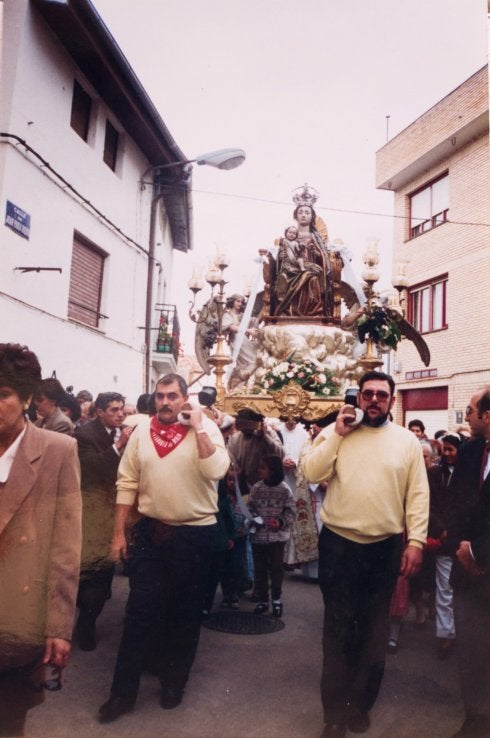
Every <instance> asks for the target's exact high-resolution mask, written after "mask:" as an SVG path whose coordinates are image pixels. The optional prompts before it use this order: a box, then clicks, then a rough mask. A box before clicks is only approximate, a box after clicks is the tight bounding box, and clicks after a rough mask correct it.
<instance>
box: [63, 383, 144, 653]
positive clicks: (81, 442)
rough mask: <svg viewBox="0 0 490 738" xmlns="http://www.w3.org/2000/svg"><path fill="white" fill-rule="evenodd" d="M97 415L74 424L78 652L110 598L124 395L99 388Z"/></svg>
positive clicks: (87, 646) (91, 642)
mask: <svg viewBox="0 0 490 738" xmlns="http://www.w3.org/2000/svg"><path fill="white" fill-rule="evenodd" d="M95 408H96V413H97V417H96V418H95V420H91V421H89V422H88V423H85V424H84V425H82V426H80V427H79V428H77V430H76V432H75V438H76V439H77V443H78V454H79V457H80V466H81V469H82V501H83V516H82V523H83V526H82V529H83V545H82V565H81V572H80V586H79V590H78V599H77V604H78V607H79V616H78V621H77V627H76V635H77V639H78V645H79V646H80V648H81V649H82V650H84V651H92V650H93V649H94V648H95V647H96V641H95V622H96V619H97V617H98V616H99V615H100V613H101V612H102V608H103V607H104V603H105V601H106V599H108V598H109V597H110V593H111V584H112V577H113V574H114V563H113V560H112V558H111V556H110V549H111V541H112V534H113V529H114V510H115V505H116V477H117V468H118V466H119V461H120V458H121V454H122V453H123V450H124V447H125V446H126V443H127V441H128V438H129V436H130V434H131V430H132V429H131V428H125V429H123V430H121V425H122V422H123V420H124V397H123V396H122V395H120V394H119V393H118V392H102V393H100V394H99V395H98V396H97V398H96V400H95Z"/></svg>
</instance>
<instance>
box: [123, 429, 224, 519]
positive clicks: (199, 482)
mask: <svg viewBox="0 0 490 738" xmlns="http://www.w3.org/2000/svg"><path fill="white" fill-rule="evenodd" d="M202 427H203V428H204V429H205V430H206V432H207V434H208V436H209V437H210V439H211V440H212V442H213V444H214V446H215V447H216V451H215V452H214V454H212V455H211V456H209V457H208V458H207V459H200V458H199V456H198V452H197V442H196V435H195V432H194V431H193V430H192V428H191V429H190V430H189V432H188V434H187V436H186V437H185V438H184V440H183V441H182V442H181V443H180V444H179V445H178V446H177V447H176V448H174V450H173V451H171V452H170V453H169V454H167V456H164V457H163V458H160V457H159V456H158V454H157V452H156V450H155V447H154V445H153V441H152V440H151V436H150V421H149V419H148V420H144V421H142V422H141V423H140V424H139V425H138V426H137V427H136V428H135V429H134V431H133V433H132V434H131V437H130V439H129V441H128V444H127V446H126V449H125V451H124V454H123V456H122V458H121V461H120V463H119V469H118V476H117V499H116V502H117V503H118V504H122V505H133V504H134V502H135V501H136V500H137V506H138V512H140V513H141V514H142V515H146V516H147V517H150V518H155V519H156V520H160V521H161V522H162V523H167V524H168V525H211V524H213V523H215V522H216V518H215V513H216V512H217V510H218V504H217V499H218V497H217V492H216V484H215V482H216V481H217V480H218V479H221V477H223V476H224V475H225V474H226V470H227V469H228V466H229V463H230V460H229V457H228V453H227V451H226V448H225V445H224V441H223V436H222V435H221V432H220V430H219V428H218V426H217V425H216V423H213V421H212V420H209V419H208V418H206V417H203V420H202Z"/></svg>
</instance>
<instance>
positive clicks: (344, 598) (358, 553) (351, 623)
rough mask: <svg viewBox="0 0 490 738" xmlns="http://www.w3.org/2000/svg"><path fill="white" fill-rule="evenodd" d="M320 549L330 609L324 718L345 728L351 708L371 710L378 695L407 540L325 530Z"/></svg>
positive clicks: (323, 688)
mask: <svg viewBox="0 0 490 738" xmlns="http://www.w3.org/2000/svg"><path fill="white" fill-rule="evenodd" d="M318 548H319V552H320V556H319V564H318V580H319V584H320V588H321V591H322V595H323V601H324V604H325V615H324V624H323V670H322V677H321V695H322V703H323V710H324V717H325V722H327V723H345V722H346V721H347V719H348V710H349V709H350V708H356V709H359V710H361V711H363V712H364V711H368V710H370V709H371V708H372V706H373V705H374V703H375V701H376V698H377V696H378V692H379V688H380V686H381V681H382V679H383V674H384V666H385V650H386V639H387V637H388V624H389V610H390V601H391V595H392V593H393V590H394V587H395V583H396V579H397V576H398V574H399V570H400V558H401V552H402V537H401V535H399V536H398V535H396V536H391V537H390V538H387V539H385V540H383V541H379V542H378V543H370V544H360V543H355V542H353V541H349V540H347V539H346V538H342V537H341V536H338V535H336V534H335V533H333V532H332V531H331V530H329V529H328V528H326V527H325V526H324V527H323V528H322V531H321V533H320V539H319V544H318Z"/></svg>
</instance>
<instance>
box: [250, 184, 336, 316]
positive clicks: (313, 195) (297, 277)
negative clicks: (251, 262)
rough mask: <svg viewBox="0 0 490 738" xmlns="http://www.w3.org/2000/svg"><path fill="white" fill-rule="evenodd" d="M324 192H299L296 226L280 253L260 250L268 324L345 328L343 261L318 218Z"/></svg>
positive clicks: (287, 232)
mask: <svg viewBox="0 0 490 738" xmlns="http://www.w3.org/2000/svg"><path fill="white" fill-rule="evenodd" d="M317 198H318V193H317V192H316V190H314V189H313V188H312V187H308V185H306V184H305V185H304V186H303V187H300V188H298V189H297V190H295V191H294V193H293V202H294V203H295V206H296V207H295V209H294V212H293V219H294V220H295V224H293V225H290V226H288V227H287V228H286V230H285V231H284V236H283V237H282V238H280V239H278V240H277V241H276V249H275V253H274V252H273V251H270V250H265V249H263V250H260V253H261V255H262V256H264V257H265V259H266V260H265V263H264V282H265V289H264V310H263V312H262V318H264V320H266V322H281V321H291V320H292V321H301V322H304V321H305V320H306V321H307V322H308V321H313V322H321V323H327V324H330V325H335V324H337V325H338V324H339V323H340V307H339V303H340V300H339V299H336V297H337V293H338V292H339V290H340V277H341V271H342V266H343V262H342V259H341V256H340V254H339V253H338V252H337V251H335V250H331V249H329V247H328V233H327V227H326V225H325V223H324V222H323V220H322V219H321V218H319V217H318V216H317V214H316V213H315V210H314V207H313V206H314V204H315V202H316V200H317Z"/></svg>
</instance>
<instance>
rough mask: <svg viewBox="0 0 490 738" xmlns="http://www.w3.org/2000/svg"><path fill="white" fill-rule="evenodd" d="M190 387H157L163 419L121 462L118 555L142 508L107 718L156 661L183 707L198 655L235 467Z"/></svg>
mask: <svg viewBox="0 0 490 738" xmlns="http://www.w3.org/2000/svg"><path fill="white" fill-rule="evenodd" d="M187 400H188V397H187V384H186V382H185V381H184V379H183V378H182V377H181V376H180V375H178V374H166V375H165V376H163V377H162V378H161V379H160V380H159V381H158V383H157V386H156V390H155V406H156V415H155V416H153V417H152V418H148V419H147V420H146V419H143V420H142V421H141V422H140V423H138V426H137V427H136V428H135V429H134V431H133V433H132V434H131V438H130V439H129V443H128V446H127V448H126V452H125V453H124V456H123V457H122V459H121V463H120V465H119V473H118V480H117V501H116V523H115V532H114V539H113V543H112V550H113V556H114V558H115V559H118V558H122V559H126V558H127V544H126V531H125V528H126V523H127V522H128V520H129V516H130V513H132V510H133V509H134V508H136V509H137V512H138V514H139V519H138V521H137V522H136V523H135V524H134V526H133V529H132V540H133V546H132V551H131V558H130V561H129V584H130V593H129V598H128V603H127V606H126V617H125V621H124V631H123V635H122V639H121V644H120V647H119V653H118V657H117V662H116V668H115V672H114V678H113V681H112V688H111V696H110V699H109V700H108V701H107V702H106V703H104V704H103V705H102V707H101V708H100V710H99V721H100V722H102V723H109V722H112V721H113V720H116V719H117V718H118V717H120V716H121V715H123V714H125V713H127V712H131V711H132V710H133V709H134V705H135V702H136V696H137V693H138V687H139V680H140V675H141V672H142V671H143V669H144V667H145V666H146V664H147V662H148V658H149V656H150V649H151V656H152V657H153V659H152V660H153V663H154V665H155V671H156V672H157V675H158V678H159V681H160V684H161V688H162V691H161V697H160V704H161V706H162V708H164V709H167V710H168V709H172V708H174V707H177V705H179V704H180V702H181V701H182V697H183V692H184V688H185V685H186V682H187V679H188V676H189V672H190V669H191V667H192V663H193V661H194V656H195V654H196V649H197V644H198V641H199V632H200V627H201V613H202V609H203V603H204V594H205V590H206V584H207V581H208V569H209V565H210V562H211V555H212V551H213V544H214V538H215V535H216V529H217V525H216V512H217V510H218V504H217V502H218V495H217V491H216V484H215V483H216V482H217V480H218V479H221V477H223V476H224V475H225V473H226V471H227V469H228V466H229V463H230V462H229V457H228V453H227V451H226V448H225V445H224V441H223V437H222V435H221V432H220V430H219V428H218V426H217V425H216V423H214V422H213V421H212V420H210V419H209V418H207V417H206V416H205V415H204V413H203V412H202V411H201V408H200V407H199V406H197V407H192V406H191V405H187Z"/></svg>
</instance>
